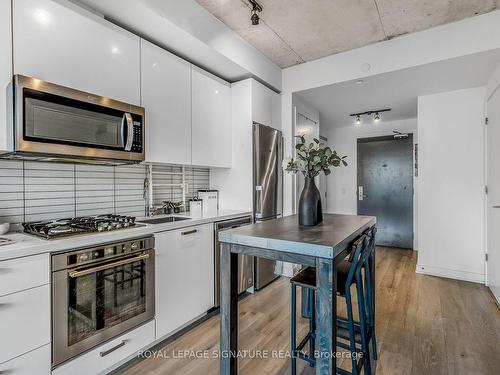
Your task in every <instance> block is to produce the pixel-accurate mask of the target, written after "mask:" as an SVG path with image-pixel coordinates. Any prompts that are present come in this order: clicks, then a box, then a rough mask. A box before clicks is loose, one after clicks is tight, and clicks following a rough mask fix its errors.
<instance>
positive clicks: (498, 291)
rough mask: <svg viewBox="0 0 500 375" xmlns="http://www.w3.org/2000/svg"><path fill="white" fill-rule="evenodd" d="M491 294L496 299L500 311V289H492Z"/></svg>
mask: <svg viewBox="0 0 500 375" xmlns="http://www.w3.org/2000/svg"><path fill="white" fill-rule="evenodd" d="M490 292H491V294H492V295H493V298H495V300H496V303H497V306H498V308H499V309H500V288H492V287H490Z"/></svg>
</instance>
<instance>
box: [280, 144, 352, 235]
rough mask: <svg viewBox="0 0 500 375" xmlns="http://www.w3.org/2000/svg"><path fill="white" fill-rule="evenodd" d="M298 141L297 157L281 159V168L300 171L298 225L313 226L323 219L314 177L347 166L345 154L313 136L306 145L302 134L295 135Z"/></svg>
mask: <svg viewBox="0 0 500 375" xmlns="http://www.w3.org/2000/svg"><path fill="white" fill-rule="evenodd" d="M296 138H299V139H300V143H297V144H296V145H295V149H296V150H297V157H296V158H295V159H294V158H292V157H289V158H288V159H285V160H283V169H284V170H285V171H287V172H289V173H297V172H301V173H302V174H303V175H304V178H305V182H304V189H303V190H302V193H301V194H300V199H299V208H298V215H299V225H304V226H314V225H317V224H319V223H321V222H322V221H323V209H322V207H321V195H320V192H319V190H318V188H317V187H316V184H315V182H314V178H315V177H316V176H318V175H319V174H320V173H321V172H323V173H324V174H325V176H328V175H329V174H330V173H332V171H331V168H332V167H334V168H335V167H340V166H347V162H346V161H345V159H346V158H347V156H339V155H338V154H337V152H336V151H335V150H332V149H331V148H330V147H328V146H326V147H325V145H324V144H323V143H321V142H320V141H319V140H318V139H316V138H314V143H310V144H309V145H306V140H305V138H304V136H303V135H299V136H296Z"/></svg>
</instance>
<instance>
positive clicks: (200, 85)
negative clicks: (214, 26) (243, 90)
mask: <svg viewBox="0 0 500 375" xmlns="http://www.w3.org/2000/svg"><path fill="white" fill-rule="evenodd" d="M191 72H192V73H191V80H192V90H193V91H192V106H193V108H192V132H193V136H192V140H193V143H192V147H193V152H192V155H193V164H194V165H200V166H207V167H222V168H230V167H231V159H232V157H231V88H230V86H229V84H228V83H226V82H224V81H222V80H220V79H218V78H215V77H214V76H212V75H211V74H209V73H207V72H204V71H202V70H201V69H198V68H196V67H194V66H192V70H191Z"/></svg>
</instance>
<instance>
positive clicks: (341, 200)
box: [324, 119, 418, 249]
mask: <svg viewBox="0 0 500 375" xmlns="http://www.w3.org/2000/svg"><path fill="white" fill-rule="evenodd" d="M324 129H325V130H324V132H325V134H326V137H327V138H328V145H329V146H330V147H331V148H333V149H334V150H336V151H337V152H338V153H339V154H341V155H347V162H348V165H347V167H340V168H335V169H333V170H332V174H331V175H330V176H328V177H327V180H328V181H327V186H328V190H327V202H328V206H327V207H326V211H327V212H329V213H340V214H350V215H356V214H357V163H358V161H357V140H358V138H368V137H378V136H384V135H392V134H393V133H392V131H393V130H397V131H400V132H403V133H404V132H408V133H412V134H413V142H414V143H418V134H417V119H406V120H400V121H390V122H384V121H381V122H380V123H378V124H376V125H375V124H373V123H367V124H362V125H356V126H355V125H354V124H353V123H349V124H345V125H341V126H330V127H324ZM414 187H415V195H414V200H413V217H414V220H413V225H414V228H413V231H414V233H415V241H414V244H413V248H414V249H417V248H418V243H417V236H416V233H417V209H418V206H417V189H416V187H417V185H416V181H415V180H414Z"/></svg>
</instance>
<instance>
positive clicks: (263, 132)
mask: <svg viewBox="0 0 500 375" xmlns="http://www.w3.org/2000/svg"><path fill="white" fill-rule="evenodd" d="M282 160H283V137H282V135H281V132H280V131H279V130H276V129H274V128H271V127H269V126H266V125H262V124H259V123H256V122H254V123H253V214H254V220H255V222H257V223H258V222H263V221H266V220H271V219H275V218H278V217H281V216H282V214H283V169H282V168H281V162H282ZM275 266H276V262H275V261H270V260H267V259H262V258H256V259H255V265H254V268H255V288H256V289H261V288H263V287H264V286H266V285H267V284H269V283H270V282H271V281H273V280H274V279H276V278H277V277H278V275H276V274H275V272H274V271H275Z"/></svg>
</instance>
